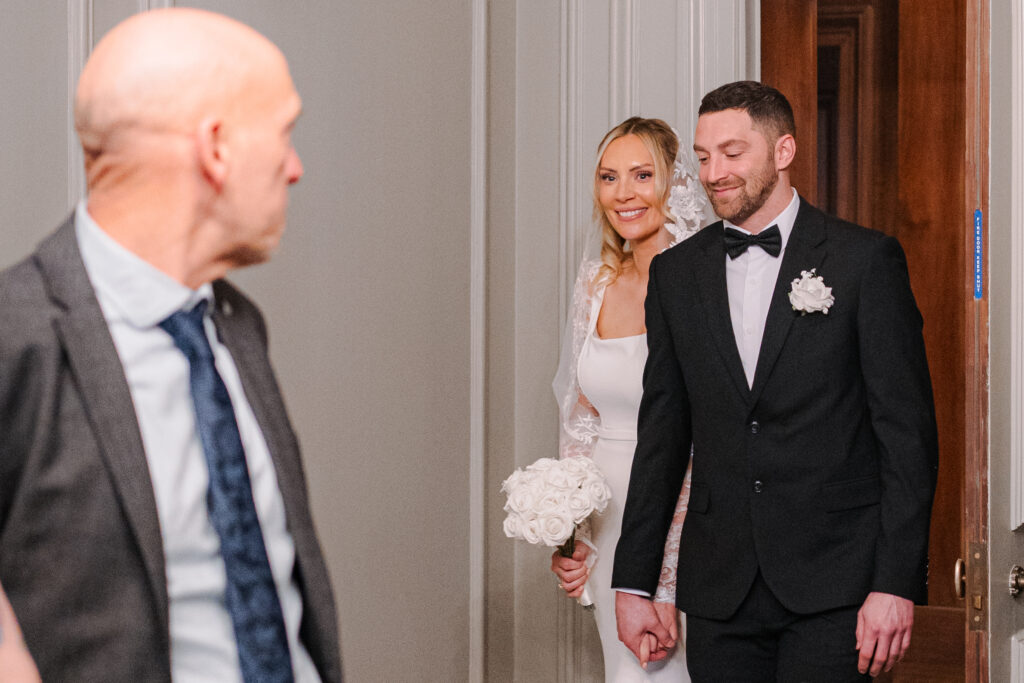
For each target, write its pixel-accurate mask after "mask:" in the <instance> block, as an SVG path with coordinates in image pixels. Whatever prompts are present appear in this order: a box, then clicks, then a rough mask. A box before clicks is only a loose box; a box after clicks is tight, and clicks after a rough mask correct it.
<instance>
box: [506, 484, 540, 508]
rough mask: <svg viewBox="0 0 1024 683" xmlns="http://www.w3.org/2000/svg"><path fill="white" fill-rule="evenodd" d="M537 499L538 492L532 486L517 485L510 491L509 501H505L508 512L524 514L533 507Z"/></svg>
mask: <svg viewBox="0 0 1024 683" xmlns="http://www.w3.org/2000/svg"><path fill="white" fill-rule="evenodd" d="M536 500H537V494H536V493H535V492H534V489H533V487H531V486H522V485H521V486H517V487H516V488H514V489H513V490H511V491H509V494H508V502H506V503H505V511H506V512H517V513H519V514H523V513H524V512H527V511H529V510H532V509H533V506H534V503H535V502H536Z"/></svg>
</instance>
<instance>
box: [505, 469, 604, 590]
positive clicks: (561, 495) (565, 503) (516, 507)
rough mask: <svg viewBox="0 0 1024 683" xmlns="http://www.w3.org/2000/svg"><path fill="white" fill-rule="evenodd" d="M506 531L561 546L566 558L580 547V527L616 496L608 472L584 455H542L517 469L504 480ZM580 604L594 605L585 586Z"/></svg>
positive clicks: (600, 511)
mask: <svg viewBox="0 0 1024 683" xmlns="http://www.w3.org/2000/svg"><path fill="white" fill-rule="evenodd" d="M501 490H502V491H503V492H504V493H506V494H508V500H507V501H506V503H505V512H507V513H508V517H506V518H505V524H504V529H505V535H506V536H508V537H509V538H520V539H522V540H524V541H526V542H527V543H532V544H534V545H540V544H543V545H547V546H557V547H558V552H559V553H560V554H561V555H562V556H563V557H572V554H573V552H575V550H576V528H577V527H578V526H579V524H580V523H581V522H583V520H585V519H587V518H588V517H589V516H590V515H591V514H593V513H598V514H600V513H602V512H604V509H605V508H606V507H607V506H608V500H609V499H610V498H611V496H612V492H611V489H610V488H608V483H607V481H605V478H604V474H602V473H601V470H600V469H598V467H597V465H595V464H594V461H593V460H591V459H590V458H588V457H586V456H582V455H577V456H573V457H571V458H565V459H563V460H555V459H553V458H541V459H540V460H538V461H537V462H535V463H533V464H532V465H528V466H527V467H526V469H525V470H516V471H515V472H513V473H512V475H511V476H509V478H508V479H506V480H505V481H504V482H502V484H501ZM579 601H580V604H581V605H583V606H585V607H586V606H589V605H591V604H593V601H592V600H591V599H590V596H589V595H588V594H587V590H586V587H585V586H584V589H583V595H582V596H580V599H579Z"/></svg>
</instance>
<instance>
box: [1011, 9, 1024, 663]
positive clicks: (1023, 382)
mask: <svg viewBox="0 0 1024 683" xmlns="http://www.w3.org/2000/svg"><path fill="white" fill-rule="evenodd" d="M1011 24H1012V28H1011V31H1012V33H1013V38H1012V41H1011V43H1012V47H1011V55H1012V57H1011V60H1010V61H1011V74H1012V75H1011V83H1010V92H1011V96H1010V97H1011V102H1012V114H1011V119H1012V121H1013V124H1012V133H1011V138H1010V145H1011V174H1010V175H1011V179H1010V182H1011V185H1010V186H1011V187H1020V183H1022V182H1024V123H1022V122H1024V9H1022V8H1021V6H1020V4H1019V3H1013V5H1012V9H1011ZM1011 195H1012V197H1011V200H1010V201H1011V204H1010V223H1011V225H1010V252H1011V253H1010V273H1011V274H1012V280H1011V285H1010V330H1011V334H1010V473H1011V475H1010V479H1011V484H1010V486H1011V493H1010V501H1011V502H1010V515H1011V519H1010V520H1008V521H1009V525H1010V529H1011V530H1015V529H1017V528H1019V527H1020V526H1021V525H1022V524H1024V417H1022V416H1024V412H1022V411H1024V198H1022V197H1021V195H1020V193H1019V192H1014V193H1011ZM1015 642H1017V641H1015ZM1017 647H1019V642H1017ZM1016 654H1017V649H1016V648H1015V649H1014V655H1015V656H1016ZM1018 680H1020V679H1018Z"/></svg>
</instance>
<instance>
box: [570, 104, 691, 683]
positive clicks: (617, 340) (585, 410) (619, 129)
mask: <svg viewBox="0 0 1024 683" xmlns="http://www.w3.org/2000/svg"><path fill="white" fill-rule="evenodd" d="M678 152H679V140H678V138H677V137H676V134H675V133H674V132H673V130H672V129H671V128H670V127H669V126H668V125H667V124H665V122H663V121H661V120H659V119H644V118H640V117H632V118H629V119H627V120H625V121H623V122H622V123H620V124H619V125H618V126H616V127H615V128H613V129H612V130H611V131H609V132H608V134H607V135H605V137H604V140H602V141H601V145H600V146H599V148H598V164H597V169H596V170H595V173H594V218H595V221H596V222H597V223H598V224H599V226H600V239H601V246H600V257H599V258H593V259H588V258H584V260H583V263H582V264H581V265H580V269H579V274H578V276H577V278H576V288H575V291H574V294H573V301H572V311H571V317H570V320H569V322H568V325H567V329H566V335H565V341H564V343H563V347H562V356H561V359H560V362H559V369H558V374H557V375H556V377H555V381H554V389H555V394H556V396H557V398H558V400H559V409H560V412H561V425H562V430H561V439H560V451H561V456H562V457H568V456H571V455H581V454H582V455H589V456H590V457H592V458H593V459H594V462H595V463H596V464H597V465H598V467H600V468H601V471H602V472H604V475H605V476H606V477H607V479H608V484H609V486H610V487H611V489H612V498H611V501H610V503H609V504H608V508H607V510H606V511H605V512H604V514H603V515H600V516H595V517H594V518H592V522H591V528H590V529H589V532H588V531H587V530H586V529H583V530H581V534H580V538H581V540H582V541H583V543H579V544H577V546H576V552H575V554H574V555H573V557H572V558H563V557H560V556H559V554H558V552H557V551H556V552H555V553H554V554H553V555H552V558H551V569H552V571H553V572H555V574H557V575H558V578H559V580H560V585H561V586H562V587H563V588H564V589H565V591H566V593H568V595H569V596H571V597H579V596H580V595H581V594H582V593H583V590H584V587H585V586H587V591H588V593H589V594H590V595H591V596H592V599H593V601H594V617H595V619H596V620H597V627H598V632H599V634H600V636H601V647H602V650H603V652H604V666H605V680H606V681H615V682H617V683H618V682H622V681H673V682H678V681H689V680H690V679H689V676H688V674H687V671H686V658H685V652H684V648H683V641H682V638H681V637H680V633H679V624H680V620H679V612H678V611H677V610H676V608H675V592H676V591H675V586H676V583H675V572H676V559H677V557H678V553H679V533H680V530H681V529H682V524H683V518H684V516H685V514H686V501H687V499H688V498H689V493H690V475H689V472H687V476H686V480H685V482H684V484H683V488H682V491H681V492H680V496H679V503H678V505H677V508H676V512H675V516H674V518H673V522H672V527H671V530H670V532H669V535H668V539H667V541H666V544H665V559H664V562H663V565H662V571H661V581H660V583H659V585H658V590H657V593H656V594H655V596H654V600H655V608H656V611H657V613H658V616H659V618H660V620H661V622H662V624H663V625H664V626H665V627H666V628H667V629H668V630H669V632H670V633H671V634H672V637H673V638H674V639H675V640H676V641H677V643H678V644H677V645H676V646H675V647H674V648H673V649H672V650H671V651H670V652H669V653H668V655H667V656H665V653H664V652H662V653H658V654H654V655H652V656H651V660H652V661H650V662H649V663H647V664H646V668H643V667H641V664H640V662H639V661H638V660H637V659H636V657H634V656H633V653H631V652H630V651H629V650H628V649H627V648H626V646H625V645H623V644H622V643H621V642H619V639H618V635H617V631H616V625H615V594H614V591H613V590H612V585H611V574H612V560H613V558H614V554H615V544H616V543H617V541H618V539H619V529H620V526H621V523H622V506H623V504H624V503H625V500H626V489H627V487H628V484H629V472H630V467H631V465H632V462H633V450H634V448H635V447H636V423H637V412H638V410H639V406H640V398H641V395H642V393H643V388H642V383H641V377H642V374H643V369H644V362H645V361H646V359H647V340H646V334H645V333H646V328H645V326H644V298H645V296H646V293H647V276H648V269H649V267H650V264H651V259H653V258H654V257H655V256H656V255H657V254H658V253H659V252H661V251H663V250H664V249H666V248H668V247H669V246H672V245H673V244H676V243H678V242H679V241H681V240H682V239H685V238H686V237H689V236H690V235H692V234H693V233H695V232H696V231H697V230H698V229H699V228H700V227H701V221H702V218H703V212H704V207H705V206H706V203H707V199H706V197H705V195H704V193H703V190H702V189H701V187H700V184H699V182H698V181H697V178H696V174H695V173H693V172H692V171H691V170H689V168H688V165H687V164H686V162H685V158H686V154H685V152H684V153H683V154H679V155H678V156H679V158H678V159H677V153H678ZM588 537H589V538H588ZM659 657H664V658H663V659H660V661H654V660H655V659H658V658H659Z"/></svg>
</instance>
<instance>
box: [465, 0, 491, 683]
mask: <svg viewBox="0 0 1024 683" xmlns="http://www.w3.org/2000/svg"><path fill="white" fill-rule="evenodd" d="M471 41H472V42H471V48H470V60H471V66H470V199H469V215H470V228H469V229H470V238H469V320H470V323H469V325H470V330H469V676H468V680H469V681H471V683H482V681H483V680H484V676H485V645H486V616H487V615H486V600H485V590H486V583H485V582H486V578H485V576H486V566H485V565H486V558H487V538H486V521H487V483H486V475H487V469H486V447H485V444H486V436H487V433H486V419H487V413H486V388H487V374H486V373H487V362H486V361H487V357H486V354H487V338H486V335H487V49H488V44H487V0H473V5H472V38H471Z"/></svg>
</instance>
